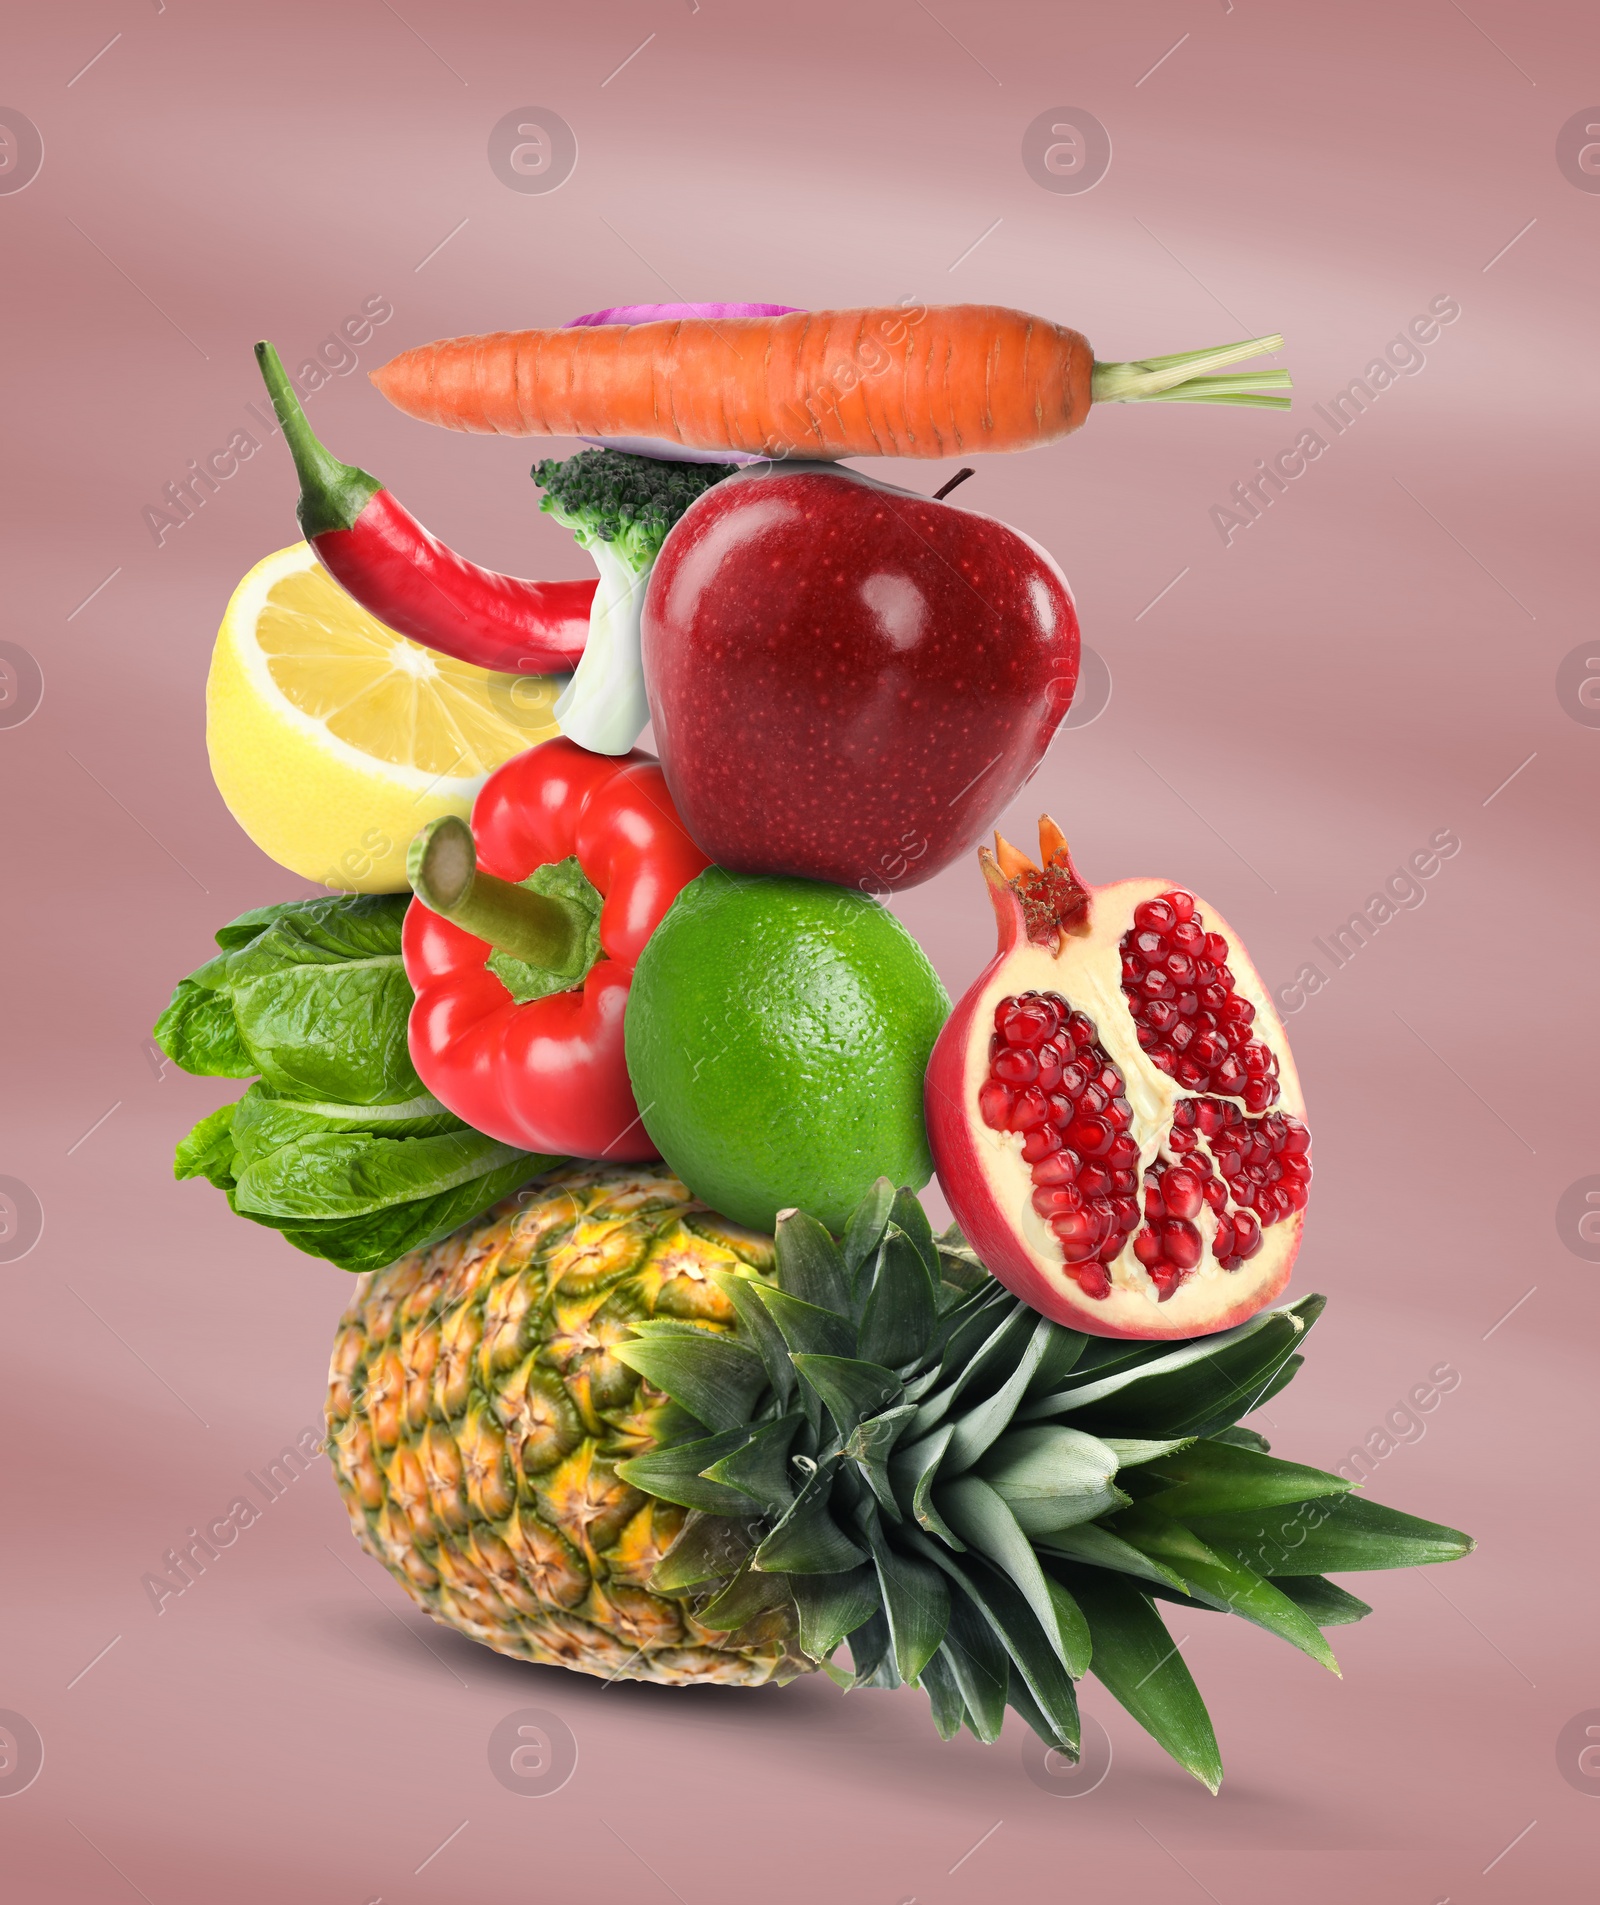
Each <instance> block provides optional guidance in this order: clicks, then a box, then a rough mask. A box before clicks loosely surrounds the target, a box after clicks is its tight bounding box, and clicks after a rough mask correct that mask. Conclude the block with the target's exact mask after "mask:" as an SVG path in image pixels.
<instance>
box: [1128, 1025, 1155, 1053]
mask: <svg viewBox="0 0 1600 1905" xmlns="http://www.w3.org/2000/svg"><path fill="white" fill-rule="evenodd" d="M1134 1036H1135V1038H1137V1039H1138V1041H1139V1047H1140V1050H1141V1051H1146V1052H1148V1051H1151V1050H1153V1049H1154V1048H1155V1047H1156V1046H1157V1045H1159V1044H1160V1043H1161V1034H1160V1033H1159V1032H1158V1031H1157V1030H1156V1028H1155V1027H1154V1026H1153V1025H1141V1026H1138V1027H1136V1028H1135V1031H1134Z"/></svg>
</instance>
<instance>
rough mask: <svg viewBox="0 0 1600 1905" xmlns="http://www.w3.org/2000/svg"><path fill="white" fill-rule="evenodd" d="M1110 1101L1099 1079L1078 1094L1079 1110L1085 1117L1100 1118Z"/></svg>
mask: <svg viewBox="0 0 1600 1905" xmlns="http://www.w3.org/2000/svg"><path fill="white" fill-rule="evenodd" d="M1110 1102H1111V1101H1110V1099H1109V1098H1108V1097H1107V1096H1106V1092H1105V1089H1104V1087H1103V1086H1102V1085H1101V1084H1100V1082H1099V1080H1098V1079H1097V1080H1096V1081H1095V1082H1094V1083H1093V1084H1092V1085H1085V1086H1084V1088H1083V1090H1082V1091H1081V1092H1079V1094H1078V1110H1079V1112H1080V1113H1081V1114H1082V1115H1083V1116H1084V1117H1085V1118H1098V1117H1099V1115H1100V1113H1101V1112H1102V1111H1104V1110H1105V1108H1106V1106H1107V1105H1108V1104H1109V1103H1110Z"/></svg>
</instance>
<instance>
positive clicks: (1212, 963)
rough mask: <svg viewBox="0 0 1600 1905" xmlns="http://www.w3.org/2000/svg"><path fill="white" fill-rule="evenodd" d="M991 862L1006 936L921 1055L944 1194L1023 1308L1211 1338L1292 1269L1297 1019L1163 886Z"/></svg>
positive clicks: (1225, 929)
mask: <svg viewBox="0 0 1600 1905" xmlns="http://www.w3.org/2000/svg"><path fill="white" fill-rule="evenodd" d="M1039 852H1040V860H1041V862H1042V864H1041V865H1039V866H1035V865H1034V863H1033V862H1032V861H1031V860H1029V859H1028V858H1027V856H1026V855H1025V854H1023V853H1020V852H1019V851H1018V850H1017V849H1016V848H1015V847H1013V846H1010V845H1009V844H1008V843H1007V842H1006V841H1004V840H1002V839H1000V838H999V836H998V835H997V836H996V838H995V852H994V853H993V854H991V853H990V852H989V850H988V849H987V848H986V847H985V848H983V849H981V850H980V852H979V855H978V858H979V860H980V862H981V863H982V866H983V872H984V877H985V878H986V879H987V881H988V883H989V891H990V897H991V899H992V900H993V902H994V910H995V918H996V920H997V921H998V923H999V928H1000V949H999V951H998V952H997V953H996V955H995V957H994V959H993V961H992V962H991V963H990V965H989V966H988V968H987V970H986V971H985V972H984V973H983V975H982V977H981V978H979V980H978V981H977V983H976V984H975V985H974V986H973V987H972V989H971V990H970V991H969V992H968V993H967V995H966V997H965V998H963V999H962V1001H961V1002H960V1004H959V1005H958V1006H957V1007H956V1009H955V1011H954V1012H953V1013H952V1014H951V1016H950V1018H949V1020H948V1021H947V1022H946V1024H945V1027H944V1030H943V1031H942V1032H941V1033H940V1035H939V1039H938V1042H937V1044H936V1045H935V1046H934V1048H933V1056H932V1058H931V1059H930V1060H929V1062H928V1076H927V1123H928V1137H929V1141H930V1144H931V1145H932V1149H933V1156H934V1160H935V1163H936V1165H937V1167H938V1173H939V1183H940V1185H941V1187H942V1188H943V1190H944V1194H945V1196H946V1198H947V1199H948V1200H949V1204H950V1209H951V1211H952V1213H953V1214H954V1216H955V1219H956V1221H957V1223H958V1224H960V1226H961V1228H962V1230H963V1231H964V1232H965V1234H966V1236H967V1239H968V1241H969V1242H970V1243H971V1244H972V1246H973V1248H974V1249H975V1250H976V1251H977V1253H978V1255H979V1256H980V1257H981V1258H982V1259H983V1261H984V1262H985V1263H986V1264H987V1265H988V1266H989V1268H990V1269H991V1270H992V1271H993V1272H994V1274H995V1275H996V1276H997V1277H999V1278H1000V1280H1001V1281H1002V1282H1003V1283H1005V1284H1006V1285H1007V1286H1008V1287H1009V1288H1010V1289H1011V1290H1013V1291H1015V1293H1016V1294H1017V1295H1018V1296H1020V1297H1021V1298H1022V1299H1023V1300H1024V1302H1027V1303H1030V1304H1032V1305H1033V1307H1034V1308H1035V1309H1036V1310H1039V1311H1041V1312H1042V1313H1043V1314H1044V1315H1045V1316H1048V1317H1052V1318H1053V1319H1054V1320H1055V1321H1056V1322H1058V1323H1064V1324H1066V1325H1068V1326H1069V1327H1070V1328H1072V1329H1078V1330H1084V1331H1087V1332H1088V1333H1089V1334H1091V1335H1095V1336H1123V1337H1152V1338H1153V1337H1169V1336H1204V1335H1208V1334H1210V1333H1212V1332H1213V1331H1216V1330H1223V1329H1229V1328H1231V1327H1232V1326H1233V1325H1234V1324H1236V1323H1242V1322H1243V1321H1244V1320H1245V1318H1246V1317H1248V1316H1253V1315H1254V1314H1255V1312H1256V1311H1257V1310H1259V1309H1261V1308H1262V1307H1263V1306H1264V1305H1265V1304H1267V1303H1270V1302H1271V1301H1272V1299H1273V1298H1274V1297H1275V1296H1276V1295H1277V1294H1278V1292H1279V1291H1280V1290H1281V1289H1282V1288H1283V1286H1284V1284H1285V1283H1286V1282H1287V1281H1288V1279H1289V1271H1290V1268H1291V1266H1292V1265H1293V1263H1294V1258H1295V1252H1296V1251H1297V1250H1298V1249H1299V1247H1300V1233H1301V1229H1302V1226H1303V1223H1304V1216H1303V1213H1304V1210H1305V1205H1306V1193H1307V1189H1308V1186H1309V1184H1310V1181H1311V1160H1310V1147H1311V1136H1310V1133H1309V1132H1308V1131H1307V1129H1306V1126H1305V1122H1304V1117H1305V1103H1304V1100H1303V1099H1302V1098H1301V1096H1300V1083H1299V1080H1298V1078H1297V1077H1296V1076H1295V1069H1294V1060H1293V1059H1292V1058H1291V1057H1290V1055H1289V1043H1288V1040H1287V1039H1286V1037H1285V1036H1284V1030H1283V1024H1282V1022H1281V1020H1280V1019H1279V1017H1278V1015H1277V1012H1276V1011H1275V1010H1274V1008H1273V1005H1272V1001H1271V999H1270V998H1269V997H1268V995H1267V990H1266V987H1265V986H1264V985H1262V983H1261V981H1260V979H1259V978H1258V977H1257V974H1256V971H1255V968H1254V966H1252V965H1251V963H1250V958H1249V955H1248V954H1247V953H1246V951H1245V949H1244V947H1243V945H1242V944H1241V943H1240V941H1239V939H1238V936H1237V935H1236V934H1235V933H1234V932H1233V930H1232V928H1231V927H1230V926H1229V925H1228V923H1227V921H1226V920H1224V919H1223V918H1222V917H1221V916H1220V915H1219V914H1218V913H1216V912H1215V911H1214V910H1213V909H1212V908H1211V907H1209V906H1206V905H1204V904H1203V903H1202V902H1201V901H1199V900H1197V899H1196V898H1195V897H1194V895H1193V894H1192V893H1189V892H1187V891H1186V890H1185V889H1184V888H1182V887H1179V886H1175V885H1174V884H1172V882H1170V881H1166V880H1119V881H1117V882H1116V883H1115V884H1114V885H1111V886H1102V887H1089V886H1086V885H1085V884H1084V883H1083V881H1082V880H1081V879H1080V878H1079V877H1078V874H1077V871H1076V869H1075V868H1074V866H1073V864H1072V859H1071V856H1070V855H1069V854H1068V852H1067V844H1066V841H1065V839H1064V838H1063V837H1062V834H1061V830H1060V828H1058V827H1057V826H1056V824H1055V822H1054V821H1053V820H1051V819H1049V817H1048V816H1046V817H1045V818H1044V819H1042V820H1041V821H1040V823H1039Z"/></svg>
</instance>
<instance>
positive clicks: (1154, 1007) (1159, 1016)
mask: <svg viewBox="0 0 1600 1905" xmlns="http://www.w3.org/2000/svg"><path fill="white" fill-rule="evenodd" d="M1180 1016H1181V1015H1180V1014H1179V1011H1178V1008H1177V1007H1176V1006H1175V1005H1174V1004H1172V1002H1171V1001H1170V1000H1169V999H1152V1000H1151V1002H1150V1003H1149V1004H1148V1005H1147V1006H1146V1007H1145V1009H1144V1022H1145V1024H1146V1025H1150V1026H1154V1027H1155V1029H1156V1031H1158V1032H1168V1031H1170V1030H1171V1029H1172V1027H1173V1026H1175V1025H1176V1024H1177V1023H1178V1019H1179V1017H1180Z"/></svg>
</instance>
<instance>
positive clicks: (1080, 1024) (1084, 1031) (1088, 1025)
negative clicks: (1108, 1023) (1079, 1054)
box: [1067, 1012, 1095, 1048]
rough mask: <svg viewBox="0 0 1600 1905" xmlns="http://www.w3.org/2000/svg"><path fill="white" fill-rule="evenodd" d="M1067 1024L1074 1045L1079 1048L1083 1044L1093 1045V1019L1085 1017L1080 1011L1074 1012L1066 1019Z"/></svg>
mask: <svg viewBox="0 0 1600 1905" xmlns="http://www.w3.org/2000/svg"><path fill="white" fill-rule="evenodd" d="M1067 1026H1068V1029H1069V1030H1070V1031H1071V1033H1072V1042H1073V1044H1074V1045H1076V1046H1078V1047H1080V1048H1081V1047H1083V1046H1085V1045H1093V1044H1094V1043H1095V1029H1094V1021H1093V1020H1092V1019H1090V1018H1088V1017H1086V1016H1085V1014H1083V1013H1082V1012H1074V1013H1073V1015H1072V1017H1071V1018H1070V1019H1068V1020H1067Z"/></svg>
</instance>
